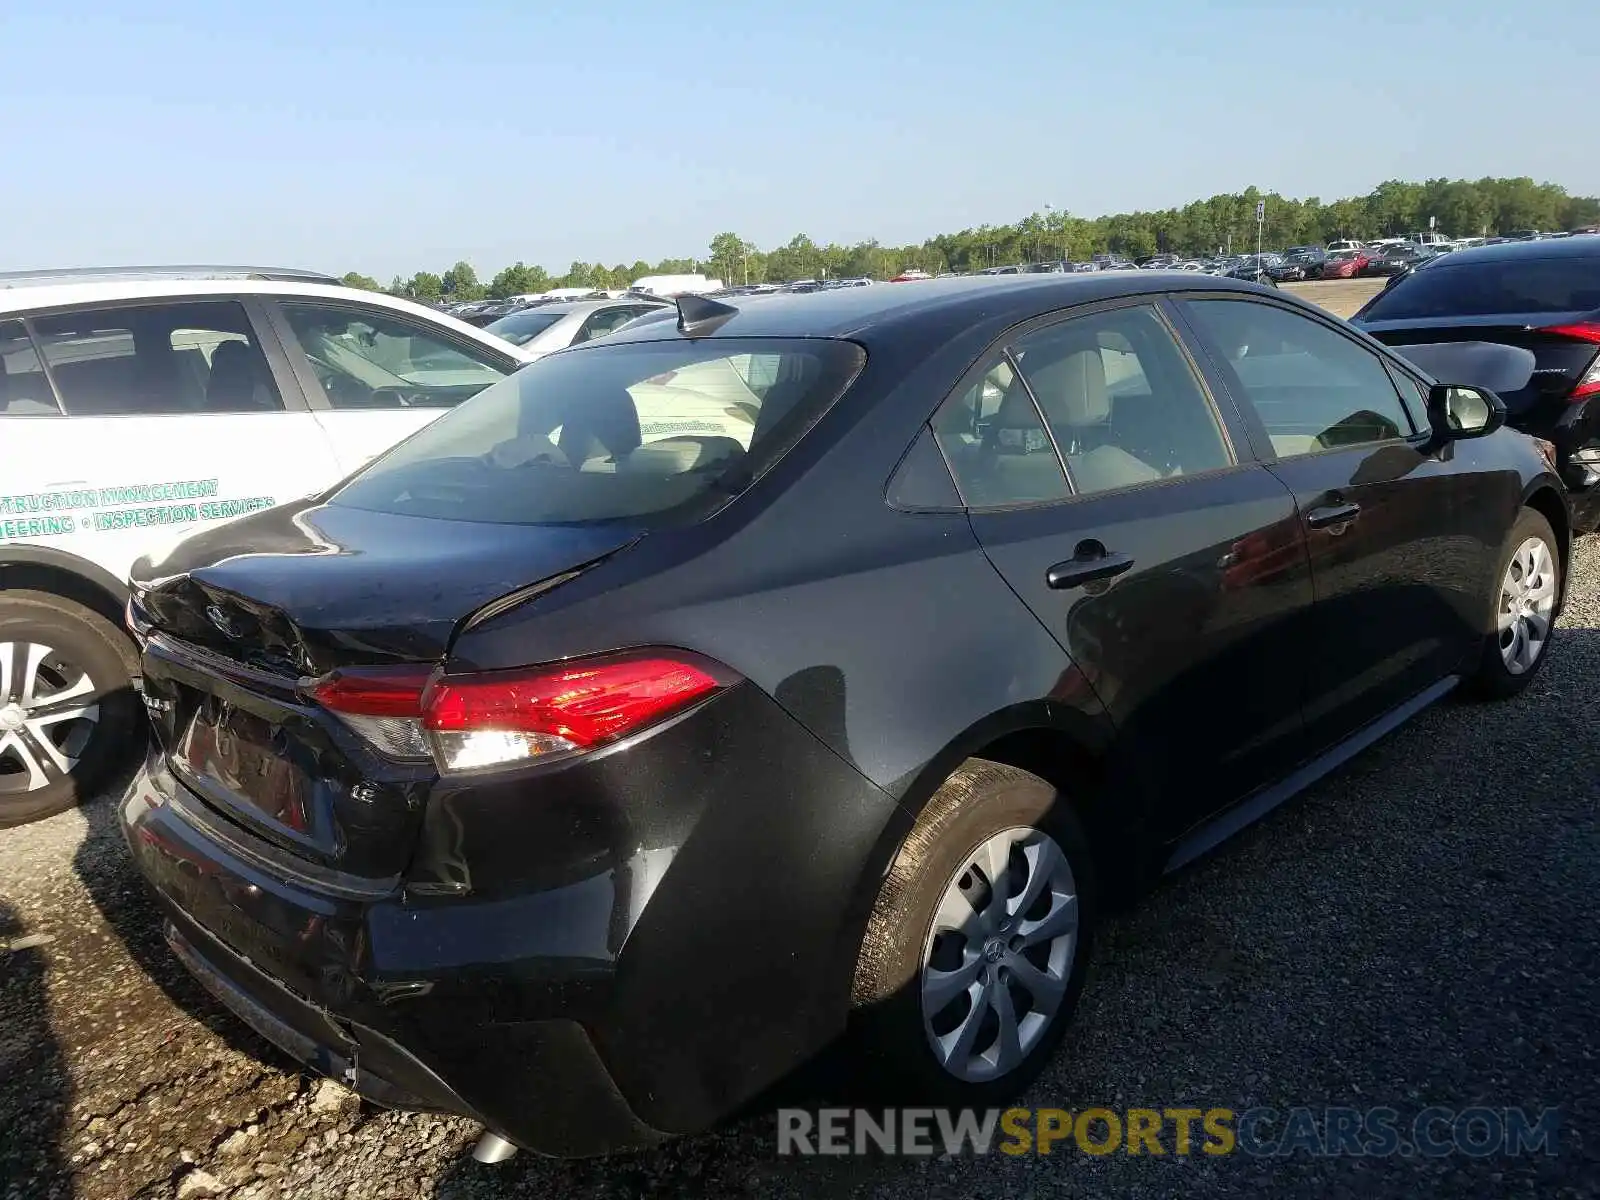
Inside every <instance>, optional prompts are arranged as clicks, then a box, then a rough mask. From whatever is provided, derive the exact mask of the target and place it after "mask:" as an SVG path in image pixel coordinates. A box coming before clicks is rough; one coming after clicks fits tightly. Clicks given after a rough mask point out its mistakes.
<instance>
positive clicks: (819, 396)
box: [329, 338, 865, 525]
mask: <svg viewBox="0 0 1600 1200" xmlns="http://www.w3.org/2000/svg"><path fill="white" fill-rule="evenodd" d="M864 361H865V354H864V353H863V352H862V350H861V348H860V347H859V346H857V345H855V344H854V343H852V342H843V341H828V340H816V339H798V338H784V339H764V338H763V339H756V338H719V339H711V340H700V341H693V342H691V341H683V340H672V341H663V342H629V343H622V344H609V343H608V344H602V345H596V346H594V347H592V348H584V349H581V350H569V351H564V352H562V353H559V354H553V355H550V356H548V357H546V358H542V359H540V360H539V361H538V362H535V363H533V364H532V365H530V366H527V367H524V368H523V369H522V370H520V371H518V372H517V373H516V374H514V375H511V376H509V377H507V378H506V379H504V380H502V381H501V382H499V383H498V384H495V385H494V386H493V387H490V388H487V389H485V390H484V391H482V392H480V393H479V394H478V395H476V396H474V397H473V398H472V399H471V400H469V401H467V402H466V403H464V404H462V405H461V406H460V407H459V408H456V409H453V410H452V411H450V412H448V413H446V414H445V415H444V416H443V417H441V418H440V419H439V420H438V421H436V422H434V423H433V424H431V425H429V426H427V427H426V428H424V429H423V430H422V431H421V432H419V433H417V434H416V435H414V436H413V437H411V438H409V439H407V440H406V441H404V442H402V443H401V444H400V445H399V446H397V447H395V448H394V449H393V450H391V451H390V452H389V453H388V454H386V455H385V456H384V457H382V458H380V459H378V460H377V461H376V462H374V463H373V464H372V465H371V466H369V467H368V468H367V469H366V470H364V471H363V472H361V473H360V474H359V475H357V476H356V477H355V478H354V479H352V480H351V481H350V482H349V483H347V484H346V485H345V486H344V487H342V488H341V489H339V491H338V492H336V493H335V494H334V495H333V496H332V497H331V499H330V501H329V502H330V503H332V504H341V505H346V506H348V507H351V508H362V509H369V510H372V511H376V512H386V513H398V514H402V515H407V516H419V517H438V518H444V519H447V520H460V521H486V522H491V523H495V524H504V525H541V524H572V523H585V522H594V521H617V520H639V519H641V518H654V519H655V520H652V521H651V522H650V523H670V522H671V521H673V520H675V519H676V520H694V519H698V518H699V517H700V516H703V515H705V514H706V513H708V512H710V511H712V510H714V509H715V508H717V507H720V505H721V504H723V503H725V502H726V501H727V500H728V499H729V498H730V497H731V496H733V495H736V494H737V493H738V492H739V491H741V490H742V489H743V488H745V487H746V486H748V485H749V483H750V482H751V481H752V480H754V479H755V478H756V477H757V476H758V475H760V474H761V472H762V471H763V470H765V469H766V468H767V467H768V466H770V465H771V464H772V463H773V462H775V461H776V460H777V458H778V457H779V456H780V455H782V454H783V453H784V451H785V450H787V449H788V448H789V447H790V446H792V445H793V444H794V443H795V442H796V441H797V440H798V439H799V438H800V436H801V435H802V434H804V432H805V431H806V430H807V429H809V428H810V427H811V425H812V424H813V423H814V422H815V420H816V419H817V417H819V416H820V415H821V414H822V413H823V411H825V410H826V409H827V407H828V406H829V405H830V404H832V403H833V401H834V400H835V399H837V398H838V396H839V395H840V394H841V393H842V392H843V391H844V389H845V388H846V387H847V386H848V385H849V383H850V381H851V380H852V379H853V378H854V377H855V375H856V373H857V372H858V371H859V370H860V368H861V365H862V363H863V362H864Z"/></svg>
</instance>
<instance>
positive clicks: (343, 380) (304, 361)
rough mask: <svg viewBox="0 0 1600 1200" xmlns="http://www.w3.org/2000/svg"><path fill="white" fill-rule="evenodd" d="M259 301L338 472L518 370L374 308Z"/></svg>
mask: <svg viewBox="0 0 1600 1200" xmlns="http://www.w3.org/2000/svg"><path fill="white" fill-rule="evenodd" d="M264 304H265V305H266V307H267V309H268V311H269V312H270V313H271V315H272V320H273V324H274V327H275V328H276V330H277V332H278V336H279V338H280V339H281V340H282V342H283V344H284V346H285V349H286V352H287V353H288V355H289V359H290V361H291V363H292V364H293V366H294V369H295V372H296V376H297V378H298V379H299V382H300V384H301V386H302V388H303V389H304V391H305V393H306V396H307V398H308V400H309V402H310V405H311V408H312V411H313V413H314V414H315V420H316V422H317V423H318V425H320V426H321V428H322V429H324V430H325V431H326V432H327V436H328V439H329V442H330V443H331V445H332V447H333V453H334V455H335V457H336V458H337V459H338V462H339V469H340V473H341V474H348V473H350V472H351V471H354V470H356V469H357V468H358V467H361V466H364V465H365V464H366V463H368V462H370V461H371V460H372V459H373V458H375V457H377V456H378V455H379V454H382V453H383V452H384V451H385V450H387V449H389V448H390V447H391V446H393V445H394V444H395V443H397V442H399V441H402V440H403V439H405V438H407V437H409V436H410V435H411V434H413V433H415V432H416V431H417V430H419V429H421V428H422V427H423V426H424V425H426V424H428V423H429V422H430V421H432V420H434V419H435V418H436V417H438V416H439V415H440V414H441V413H444V412H446V411H448V410H449V409H451V408H454V407H455V406H456V405H457V404H460V403H461V402H462V401H463V400H465V399H467V398H468V397H470V396H474V395H476V394H477V393H478V392H480V391H482V390H483V389H484V388H485V387H488V386H489V384H491V383H494V382H495V381H497V380H499V379H503V378H504V377H505V376H506V375H508V374H510V373H511V372H512V371H513V370H515V369H516V368H517V367H518V366H520V365H521V364H520V362H519V361H518V360H517V359H516V358H515V357H514V356H513V355H511V354H507V353H501V352H499V351H496V350H493V349H491V348H490V347H488V346H485V345H483V344H482V343H478V342H474V341H472V340H470V339H468V338H465V337H459V336H457V335H456V334H455V332H454V331H452V330H449V329H446V328H445V327H443V326H441V325H428V324H426V323H424V322H423V321H421V320H417V319H414V318H412V317H410V316H408V315H405V314H401V313H397V312H394V311H393V310H390V309H386V308H382V307H380V306H378V305H364V304H361V303H359V302H351V301H344V300H338V301H335V300H325V299H320V298H318V299H313V298H305V299H301V298H298V297H282V298H278V299H272V300H268V301H264Z"/></svg>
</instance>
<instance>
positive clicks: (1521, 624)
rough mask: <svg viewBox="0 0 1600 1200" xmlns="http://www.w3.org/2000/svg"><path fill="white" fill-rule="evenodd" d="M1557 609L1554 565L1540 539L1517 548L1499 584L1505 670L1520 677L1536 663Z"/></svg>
mask: <svg viewBox="0 0 1600 1200" xmlns="http://www.w3.org/2000/svg"><path fill="white" fill-rule="evenodd" d="M1555 606H1556V566H1555V562H1554V560H1553V559H1552V558H1551V557H1550V547H1549V546H1547V545H1546V544H1545V541H1544V539H1543V538H1536V537H1531V538H1529V539H1528V540H1527V541H1525V542H1523V543H1522V545H1520V546H1518V547H1517V552H1516V553H1515V554H1513V555H1512V556H1511V562H1510V564H1509V565H1508V566H1507V567H1506V574H1505V578H1504V579H1502V580H1501V581H1500V611H1499V638H1500V657H1501V658H1502V659H1503V660H1504V661H1505V664H1506V670H1507V671H1509V672H1511V674H1513V675H1521V674H1522V673H1523V672H1524V671H1527V670H1529V669H1531V668H1532V666H1533V664H1534V663H1536V662H1538V661H1539V655H1541V654H1543V653H1544V647H1545V643H1546V642H1547V641H1548V640H1549V638H1550V622H1551V613H1552V612H1553V611H1554V610H1555Z"/></svg>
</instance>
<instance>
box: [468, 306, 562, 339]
mask: <svg viewBox="0 0 1600 1200" xmlns="http://www.w3.org/2000/svg"><path fill="white" fill-rule="evenodd" d="M564 316H566V313H555V312H519V313H512V314H511V315H510V316H505V317H501V318H500V319H499V320H498V321H491V322H489V324H487V325H485V326H484V332H485V333H492V334H494V335H495V336H496V337H501V338H504V339H505V340H506V341H508V342H510V343H511V344H512V345H513V346H525V345H527V344H528V343H529V342H531V341H533V339H534V338H536V337H538V336H539V335H540V334H541V333H543V332H544V331H545V330H546V329H549V328H550V326H552V325H554V324H555V323H556V322H557V321H559V320H561V318H562V317H564Z"/></svg>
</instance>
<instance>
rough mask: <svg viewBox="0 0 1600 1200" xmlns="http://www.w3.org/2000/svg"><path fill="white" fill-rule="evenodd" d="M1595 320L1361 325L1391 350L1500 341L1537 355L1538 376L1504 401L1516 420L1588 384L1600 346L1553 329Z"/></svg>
mask: <svg viewBox="0 0 1600 1200" xmlns="http://www.w3.org/2000/svg"><path fill="white" fill-rule="evenodd" d="M1592 319H1593V316H1592V314H1589V313H1525V314H1517V313H1505V314H1496V315H1493V316H1457V317H1430V318H1412V319H1406V320H1401V319H1396V320H1392V321H1364V320H1358V321H1357V322H1356V324H1357V325H1358V326H1359V327H1360V328H1361V329H1363V330H1365V331H1366V332H1367V333H1370V334H1371V335H1372V336H1373V337H1375V338H1377V339H1378V340H1379V341H1380V342H1383V343H1384V344H1385V345H1388V346H1395V347H1400V346H1406V345H1421V344H1428V343H1438V342H1500V343H1501V344H1503V345H1507V346H1520V347H1521V348H1523V349H1525V350H1530V351H1532V352H1533V359H1534V363H1533V375H1532V376H1531V377H1530V378H1529V380H1528V383H1527V386H1525V387H1522V388H1519V389H1517V390H1515V391H1510V392H1505V393H1503V394H1502V395H1501V397H1500V398H1501V399H1502V400H1504V401H1505V404H1506V411H1507V413H1508V414H1509V415H1510V416H1512V417H1516V416H1519V415H1521V414H1523V413H1527V412H1529V411H1531V410H1533V409H1534V408H1537V407H1539V406H1540V405H1542V404H1545V403H1548V402H1550V401H1564V400H1565V399H1566V397H1567V396H1568V395H1570V394H1571V392H1572V389H1573V388H1574V387H1576V386H1577V384H1578V382H1579V380H1581V379H1583V377H1584V375H1585V373H1586V372H1587V371H1588V370H1589V368H1590V367H1591V366H1592V365H1593V364H1594V361H1595V355H1596V352H1597V351H1600V346H1597V345H1595V343H1593V342H1588V341H1583V340H1581V339H1579V338H1574V337H1569V336H1567V335H1564V334H1559V333H1550V332H1547V330H1549V329H1550V328H1552V327H1559V326H1562V325H1574V324H1578V323H1581V322H1583V321H1586V320H1592ZM1443 382H1446V383H1449V382H1464V381H1461V380H1454V381H1452V380H1445V381H1443Z"/></svg>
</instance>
